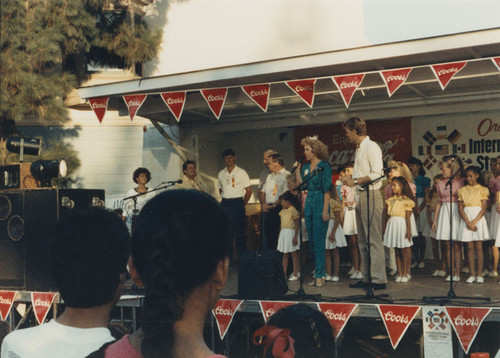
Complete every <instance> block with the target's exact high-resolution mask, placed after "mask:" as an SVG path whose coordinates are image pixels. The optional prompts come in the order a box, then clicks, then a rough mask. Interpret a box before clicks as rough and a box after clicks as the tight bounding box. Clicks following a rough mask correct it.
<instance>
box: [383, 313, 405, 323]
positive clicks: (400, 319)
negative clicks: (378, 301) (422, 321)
mask: <svg viewBox="0 0 500 358" xmlns="http://www.w3.org/2000/svg"><path fill="white" fill-rule="evenodd" d="M384 317H385V320H386V321H389V322H396V323H406V324H408V323H409V322H410V319H409V317H408V316H405V315H396V314H394V313H392V311H389V312H387V313H386V314H385V316H384Z"/></svg>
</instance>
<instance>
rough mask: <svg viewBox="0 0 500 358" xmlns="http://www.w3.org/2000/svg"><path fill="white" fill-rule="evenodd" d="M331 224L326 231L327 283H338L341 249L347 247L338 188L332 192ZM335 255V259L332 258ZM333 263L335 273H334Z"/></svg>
mask: <svg viewBox="0 0 500 358" xmlns="http://www.w3.org/2000/svg"><path fill="white" fill-rule="evenodd" d="M330 195H331V198H330V222H329V223H328V230H327V231H326V247H325V250H326V259H325V266H326V281H333V282H337V281H339V280H340V276H339V272H340V254H339V247H346V246H347V242H346V240H345V235H344V230H342V218H341V216H340V213H341V212H342V203H341V202H340V199H339V194H338V192H337V188H336V187H334V186H332V189H331V190H330ZM332 255H333V258H332ZM332 261H333V273H332Z"/></svg>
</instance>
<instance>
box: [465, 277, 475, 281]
mask: <svg viewBox="0 0 500 358" xmlns="http://www.w3.org/2000/svg"><path fill="white" fill-rule="evenodd" d="M475 281H476V277H475V276H469V278H468V279H467V281H465V283H474V282H475Z"/></svg>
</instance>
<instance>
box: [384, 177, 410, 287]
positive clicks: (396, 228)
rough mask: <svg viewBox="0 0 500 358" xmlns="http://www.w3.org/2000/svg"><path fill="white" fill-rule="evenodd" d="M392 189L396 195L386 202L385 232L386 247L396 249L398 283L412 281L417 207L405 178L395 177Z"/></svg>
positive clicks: (392, 181)
mask: <svg viewBox="0 0 500 358" xmlns="http://www.w3.org/2000/svg"><path fill="white" fill-rule="evenodd" d="M391 189H392V192H393V193H394V195H393V196H392V197H390V198H389V199H387V200H386V203H387V208H386V209H385V210H387V216H386V217H389V220H387V225H386V226H385V232H384V246H386V247H391V248H394V249H395V256H396V266H397V268H398V275H397V276H396V282H408V281H409V280H410V276H409V275H410V274H409V267H410V261H411V246H412V245H413V243H412V232H411V215H412V212H413V208H414V207H415V199H414V197H413V192H412V190H411V188H410V186H409V185H408V181H407V180H406V179H405V178H404V177H393V178H392V180H391Z"/></svg>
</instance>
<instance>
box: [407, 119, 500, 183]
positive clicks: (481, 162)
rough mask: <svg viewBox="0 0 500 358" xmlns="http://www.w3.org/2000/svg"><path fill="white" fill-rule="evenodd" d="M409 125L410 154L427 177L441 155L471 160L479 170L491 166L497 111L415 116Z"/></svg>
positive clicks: (499, 150)
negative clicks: (413, 122) (410, 127)
mask: <svg viewBox="0 0 500 358" xmlns="http://www.w3.org/2000/svg"><path fill="white" fill-rule="evenodd" d="M415 124H416V125H413V126H412V140H413V154H414V156H415V157H417V158H419V159H420V160H421V161H422V162H423V164H424V167H425V169H426V170H427V171H428V173H427V176H428V177H430V178H431V177H433V176H434V175H436V174H438V173H439V167H438V164H439V161H440V159H441V158H442V156H444V155H449V154H456V155H457V156H459V157H461V158H464V159H471V160H472V164H473V165H476V166H478V167H480V168H481V170H490V169H491V159H493V158H496V157H497V156H498V155H500V114H499V113H497V112H485V113H467V114H456V115H448V116H439V117H437V118H436V117H425V118H419V119H415Z"/></svg>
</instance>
